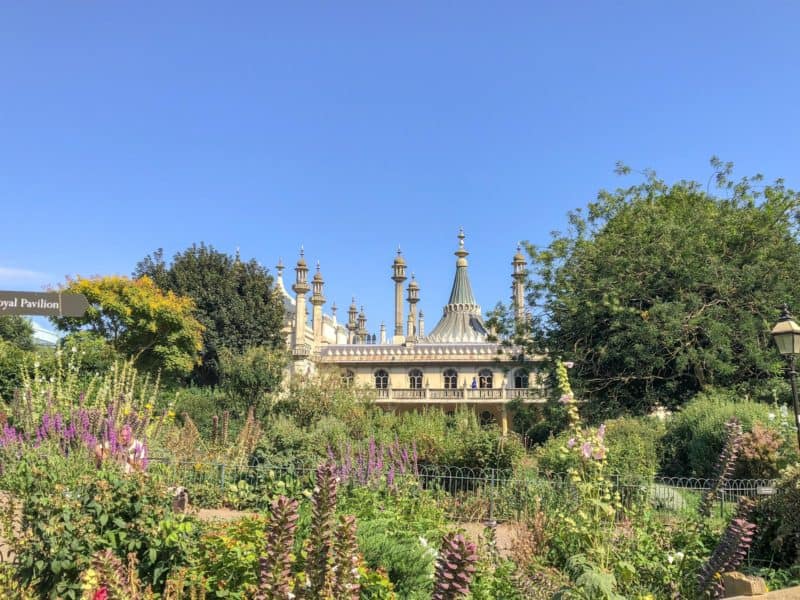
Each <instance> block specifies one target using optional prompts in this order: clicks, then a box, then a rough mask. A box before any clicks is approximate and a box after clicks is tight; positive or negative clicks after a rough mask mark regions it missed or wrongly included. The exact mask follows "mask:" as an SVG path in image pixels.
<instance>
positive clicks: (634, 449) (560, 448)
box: [536, 417, 664, 484]
mask: <svg viewBox="0 0 800 600" xmlns="http://www.w3.org/2000/svg"><path fill="white" fill-rule="evenodd" d="M663 434H664V425H663V424H662V423H661V422H660V421H659V420H658V419H655V418H653V417H638V418H633V417H622V418H619V419H613V420H611V421H608V422H606V424H605V444H606V449H607V451H608V455H607V460H606V465H605V469H606V473H608V474H612V475H615V476H618V477H621V482H622V483H623V484H625V483H631V484H632V483H638V482H640V481H642V480H645V481H646V480H650V479H652V478H653V476H655V474H656V472H657V471H658V460H659V446H660V441H661V438H662V436H663ZM570 437H572V434H571V433H570V432H564V433H561V434H559V435H558V436H556V437H554V438H550V439H549V440H548V441H547V442H545V443H544V444H543V445H542V446H540V447H539V448H537V449H536V456H537V458H538V462H539V467H540V469H542V470H543V471H545V472H550V473H566V472H567V471H568V470H569V469H570V468H574V467H576V466H577V465H578V463H579V457H578V456H577V455H576V454H575V453H574V452H565V451H564V448H565V447H566V445H567V442H568V441H569V439H570Z"/></svg>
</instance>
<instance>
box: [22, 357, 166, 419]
mask: <svg viewBox="0 0 800 600" xmlns="http://www.w3.org/2000/svg"><path fill="white" fill-rule="evenodd" d="M65 355H66V356H67V358H66V360H65V359H64V356H65ZM159 384H160V382H159V380H158V379H156V380H155V381H152V380H151V379H150V376H149V375H145V376H144V377H142V376H140V374H139V372H138V371H137V370H136V368H135V367H134V366H133V362H132V361H127V362H115V363H114V364H113V365H111V367H110V368H109V369H108V370H107V371H106V372H104V373H102V374H95V375H93V376H91V377H90V378H89V379H88V380H87V379H86V378H84V377H82V376H81V355H80V353H79V352H78V349H77V347H76V346H71V347H70V348H69V350H68V351H65V350H64V349H62V348H61V347H59V348H57V349H56V351H55V354H54V360H53V364H52V366H51V369H50V376H49V377H48V376H47V375H46V374H45V373H44V372H42V370H41V369H40V364H39V362H38V361H37V362H34V363H33V365H32V369H29V368H28V366H27V365H23V367H22V369H21V385H20V388H19V393H18V394H17V395H16V396H15V398H14V401H13V402H12V405H11V414H12V416H13V419H14V423H15V425H16V426H17V428H19V429H20V430H21V431H23V432H25V433H30V434H33V433H34V432H35V428H36V426H38V424H39V422H40V420H41V419H42V418H43V416H44V415H45V414H47V413H49V414H50V415H51V416H54V415H56V414H58V415H60V416H61V418H62V421H64V422H65V423H66V422H67V421H68V420H69V419H72V418H73V417H75V416H76V415H78V413H82V412H84V411H90V412H92V413H96V414H97V415H99V416H100V417H104V418H107V417H114V419H113V424H114V425H115V426H116V428H117V429H119V428H120V427H121V426H122V424H123V423H122V421H124V420H129V421H133V420H136V418H137V417H142V418H141V419H139V420H140V421H141V422H142V423H145V425H147V424H149V423H150V417H151V416H152V415H153V414H154V411H155V410H156V405H157V404H158V397H159ZM167 412H169V411H165V412H164V414H163V416H166V413H167ZM129 417H130V418H129ZM96 424H97V423H93V424H92V425H93V426H94V425H96ZM83 425H84V426H85V425H86V424H83ZM159 425H163V419H162V420H160V421H159Z"/></svg>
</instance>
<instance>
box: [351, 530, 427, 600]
mask: <svg viewBox="0 0 800 600" xmlns="http://www.w3.org/2000/svg"><path fill="white" fill-rule="evenodd" d="M435 543H436V542H434V541H430V540H426V539H425V538H421V537H418V536H416V535H414V534H413V533H407V532H403V531H397V530H388V531H387V522H386V520H385V519H379V520H375V521H359V524H358V547H359V549H360V550H361V553H362V555H363V556H364V561H365V562H366V564H367V565H368V566H369V567H371V568H373V569H381V570H383V571H385V572H386V573H387V575H388V577H389V580H390V581H391V582H392V584H394V588H395V590H396V592H397V594H398V595H399V596H400V598H408V599H409V600H411V599H419V600H422V599H423V598H424V599H425V600H427V599H428V598H430V595H431V588H432V585H433V567H434V559H435V556H436V551H435V546H432V544H435Z"/></svg>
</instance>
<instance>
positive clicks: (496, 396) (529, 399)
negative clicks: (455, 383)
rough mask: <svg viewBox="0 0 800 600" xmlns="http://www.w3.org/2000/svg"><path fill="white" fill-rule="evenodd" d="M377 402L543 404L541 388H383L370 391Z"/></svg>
mask: <svg viewBox="0 0 800 600" xmlns="http://www.w3.org/2000/svg"><path fill="white" fill-rule="evenodd" d="M372 391H373V392H374V396H373V398H374V399H375V400H376V401H378V402H395V401H399V402H426V401H430V402H442V401H443V402H469V403H480V402H507V401H509V400H522V401H523V402H526V403H538V402H545V401H546V399H547V397H546V393H545V390H544V389H543V388H483V389H480V388H478V389H473V388H456V389H442V388H421V389H419V388H417V389H410V388H391V389H390V388H385V389H379V390H372Z"/></svg>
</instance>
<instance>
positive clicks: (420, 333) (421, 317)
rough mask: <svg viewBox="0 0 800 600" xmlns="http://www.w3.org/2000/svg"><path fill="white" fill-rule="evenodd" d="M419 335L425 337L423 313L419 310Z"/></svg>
mask: <svg viewBox="0 0 800 600" xmlns="http://www.w3.org/2000/svg"><path fill="white" fill-rule="evenodd" d="M419 337H421V338H424V337H425V313H423V312H422V311H419Z"/></svg>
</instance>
